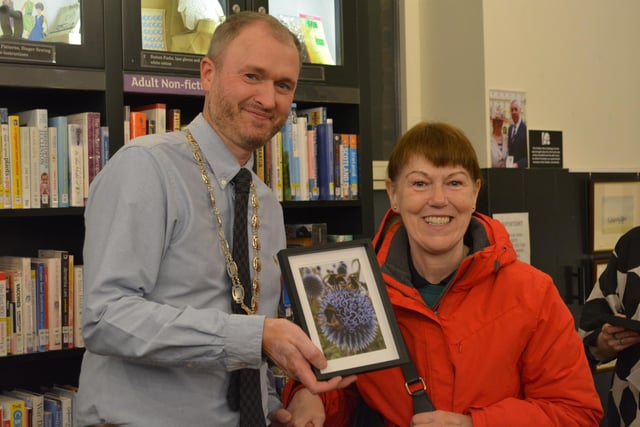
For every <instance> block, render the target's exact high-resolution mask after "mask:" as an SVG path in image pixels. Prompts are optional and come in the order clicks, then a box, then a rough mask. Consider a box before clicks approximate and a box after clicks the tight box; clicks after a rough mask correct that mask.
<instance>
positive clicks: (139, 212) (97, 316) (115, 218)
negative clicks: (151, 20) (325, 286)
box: [75, 12, 354, 427]
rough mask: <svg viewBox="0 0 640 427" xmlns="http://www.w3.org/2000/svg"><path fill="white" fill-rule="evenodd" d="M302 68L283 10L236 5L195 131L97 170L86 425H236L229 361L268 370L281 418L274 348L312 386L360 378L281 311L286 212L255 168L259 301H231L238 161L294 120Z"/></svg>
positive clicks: (89, 235)
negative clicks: (334, 369) (333, 369)
mask: <svg viewBox="0 0 640 427" xmlns="http://www.w3.org/2000/svg"><path fill="white" fill-rule="evenodd" d="M299 70H300V45H299V43H298V41H297V39H296V38H295V37H294V36H293V35H292V34H291V33H289V32H288V30H286V28H285V27H283V26H282V25H281V24H279V22H278V21H277V20H275V19H274V18H272V17H270V16H269V15H264V14H256V13H249V12H247V13H244V12H243V13H240V14H236V15H232V16H230V17H229V18H227V20H226V21H225V23H224V24H221V25H220V26H219V27H218V28H217V30H216V33H215V34H214V36H213V39H212V43H211V47H210V50H209V52H208V54H207V56H206V57H205V58H204V59H203V60H202V62H201V65H200V74H201V80H202V86H203V88H204V90H205V100H204V108H203V112H202V114H200V115H199V116H198V117H196V118H195V119H194V120H193V121H192V122H191V123H190V124H189V126H188V131H186V132H173V133H168V134H154V135H149V136H145V137H141V138H137V139H135V140H134V141H132V142H131V143H130V144H128V145H126V146H125V147H122V148H121V149H120V150H119V151H118V153H116V154H115V155H114V156H113V158H112V159H111V160H110V161H109V162H108V164H107V165H106V167H105V168H104V169H103V171H102V172H101V173H100V174H99V175H98V176H97V177H96V178H95V180H94V181H93V183H92V185H91V191H90V195H89V200H88V203H87V207H86V211H85V221H86V235H85V247H84V268H85V291H84V292H85V307H84V314H83V336H84V340H85V344H86V347H87V350H86V353H85V356H84V360H83V363H82V369H81V374H80V387H79V393H78V396H77V402H76V409H75V412H76V421H77V423H78V425H81V426H86V425H90V424H100V423H106V422H108V423H113V424H123V425H127V426H153V427H163V426H166V427H176V426H190V427H195V426H214V425H215V426H236V425H238V424H239V419H240V417H239V414H238V412H235V411H233V410H231V408H230V407H229V404H228V403H227V398H226V394H227V389H228V386H229V382H230V376H231V372H232V371H236V370H238V369H241V368H252V369H259V370H260V378H261V393H260V394H261V396H262V408H263V413H264V418H265V424H268V423H271V422H273V425H281V424H284V423H286V422H288V420H289V419H290V414H289V412H288V411H286V410H284V409H282V407H281V404H280V401H279V399H278V396H277V394H276V393H275V390H274V388H273V381H272V378H271V375H270V371H269V368H268V366H267V362H266V358H269V359H270V360H271V361H273V362H274V363H275V364H277V365H279V366H280V367H282V368H283V369H284V370H285V371H286V372H287V373H288V374H289V375H290V376H292V377H294V378H297V379H298V380H300V381H301V382H303V383H304V384H305V385H306V386H307V387H308V388H309V389H310V390H312V391H318V392H321V391H325V390H329V389H331V388H335V387H342V386H345V385H347V384H349V383H351V382H352V381H353V379H354V378H353V377H347V378H344V379H343V378H340V377H336V378H333V379H331V380H330V381H326V382H319V381H317V379H316V378H315V376H314V374H313V372H312V370H311V367H310V364H312V365H314V366H316V367H317V368H323V367H324V366H325V365H326V360H325V358H324V356H323V355H322V353H321V351H320V350H319V349H317V348H316V347H315V346H314V345H313V344H312V343H311V341H310V340H309V339H308V337H307V336H306V335H305V334H304V332H303V331H302V330H301V329H300V328H298V327H297V326H296V325H294V324H293V323H291V322H289V321H287V320H284V319H273V318H272V317H273V316H274V315H275V313H276V308H277V303H278V299H279V296H280V289H281V288H280V286H281V285H280V269H279V266H278V265H277V263H276V254H277V253H278V251H279V250H281V249H282V248H284V247H285V245H286V239H285V232H284V221H283V214H282V208H281V206H280V204H279V203H278V201H277V200H276V199H275V197H274V196H273V193H272V192H271V190H270V189H269V188H268V187H267V186H266V185H265V184H264V183H263V182H262V181H260V179H259V178H257V177H256V176H255V175H254V174H252V175H253V176H252V178H253V183H254V184H255V189H254V190H253V196H255V197H257V199H258V205H257V215H258V217H259V219H260V221H259V226H258V227H257V230H256V231H252V230H253V228H252V223H251V217H252V215H253V214H254V213H255V212H253V211H252V208H251V207H249V210H248V216H249V230H248V236H249V237H248V238H250V239H251V240H255V239H258V240H259V242H260V243H261V244H259V245H258V248H257V250H256V247H255V246H254V248H253V252H252V251H251V247H252V245H251V241H250V243H249V248H250V251H249V252H250V255H254V256H255V255H256V254H258V255H259V257H260V261H261V263H260V264H261V265H260V266H259V267H256V266H255V263H254V264H253V268H252V269H251V270H252V271H251V278H252V280H253V281H255V280H256V279H258V280H259V288H258V289H257V290H256V289H254V290H253V292H254V294H253V296H255V297H256V298H257V300H258V304H257V307H253V306H252V307H251V308H256V309H257V311H256V312H255V314H254V313H253V312H251V313H250V314H249V315H243V314H232V310H231V306H232V280H231V278H230V277H229V274H228V272H227V271H228V268H227V265H226V264H227V263H226V262H225V250H224V243H222V245H221V241H222V242H224V241H225V240H226V241H227V242H228V245H229V247H232V246H233V241H232V239H231V237H232V236H233V233H232V227H233V204H234V189H233V184H232V179H233V178H234V176H235V175H236V174H237V173H238V171H239V170H240V168H247V169H251V167H252V166H253V152H254V151H255V149H257V148H258V147H260V146H262V145H264V144H265V143H266V142H268V141H269V139H270V138H271V137H272V136H273V135H274V134H275V133H276V132H277V131H278V130H279V129H280V128H281V127H282V125H283V124H284V121H285V120H286V117H287V114H288V113H289V107H290V104H291V102H292V100H293V94H294V91H295V88H296V83H297V79H298V73H299ZM197 157H200V158H202V165H201V166H200V165H199V163H198V162H197V161H196V160H195V159H196V158H197ZM203 171H204V173H203ZM203 175H205V177H207V178H208V179H203ZM207 182H208V183H209V184H207ZM212 199H214V200H215V201H214V202H213V203H212ZM216 211H217V214H216V213H215V212H216ZM218 220H219V221H220V227H221V230H219V228H218V227H219V225H218ZM220 231H221V232H222V233H221V232H220ZM252 233H253V234H252ZM222 234H224V238H223V237H222Z"/></svg>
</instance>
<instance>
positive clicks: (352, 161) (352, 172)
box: [349, 134, 358, 199]
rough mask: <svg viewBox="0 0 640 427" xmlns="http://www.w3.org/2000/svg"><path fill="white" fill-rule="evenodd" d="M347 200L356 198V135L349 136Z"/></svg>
mask: <svg viewBox="0 0 640 427" xmlns="http://www.w3.org/2000/svg"><path fill="white" fill-rule="evenodd" d="M349 187H350V188H349V198H350V199H357V198H358V135H357V134H351V135H349Z"/></svg>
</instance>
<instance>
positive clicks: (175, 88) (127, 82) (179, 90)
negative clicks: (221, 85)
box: [123, 74, 204, 96]
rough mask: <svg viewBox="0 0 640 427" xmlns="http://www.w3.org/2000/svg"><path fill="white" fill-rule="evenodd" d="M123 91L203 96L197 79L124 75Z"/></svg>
mask: <svg viewBox="0 0 640 427" xmlns="http://www.w3.org/2000/svg"><path fill="white" fill-rule="evenodd" d="M123 86H124V91H125V92H139V93H162V94H173V95H199V96H202V95H204V90H203V89H202V84H201V83H200V78H199V77H177V76H155V75H149V74H125V75H124V84H123Z"/></svg>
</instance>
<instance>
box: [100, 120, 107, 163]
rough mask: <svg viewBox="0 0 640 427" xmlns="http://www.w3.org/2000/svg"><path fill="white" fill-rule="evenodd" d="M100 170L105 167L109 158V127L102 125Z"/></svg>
mask: <svg viewBox="0 0 640 427" xmlns="http://www.w3.org/2000/svg"><path fill="white" fill-rule="evenodd" d="M100 150H101V152H102V153H101V156H100V170H102V168H104V167H105V165H106V164H107V161H108V160H109V127H108V126H100Z"/></svg>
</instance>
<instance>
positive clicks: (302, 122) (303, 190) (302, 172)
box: [296, 117, 311, 200]
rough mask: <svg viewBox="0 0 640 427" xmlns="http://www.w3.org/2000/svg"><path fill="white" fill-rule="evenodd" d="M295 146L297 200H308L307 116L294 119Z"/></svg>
mask: <svg viewBox="0 0 640 427" xmlns="http://www.w3.org/2000/svg"><path fill="white" fill-rule="evenodd" d="M296 146H297V147H298V158H297V162H298V170H299V179H298V181H299V186H300V189H299V191H298V194H299V198H298V200H309V199H310V198H311V197H310V195H309V162H308V155H307V118H306V117H298V119H297V121H296Z"/></svg>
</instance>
